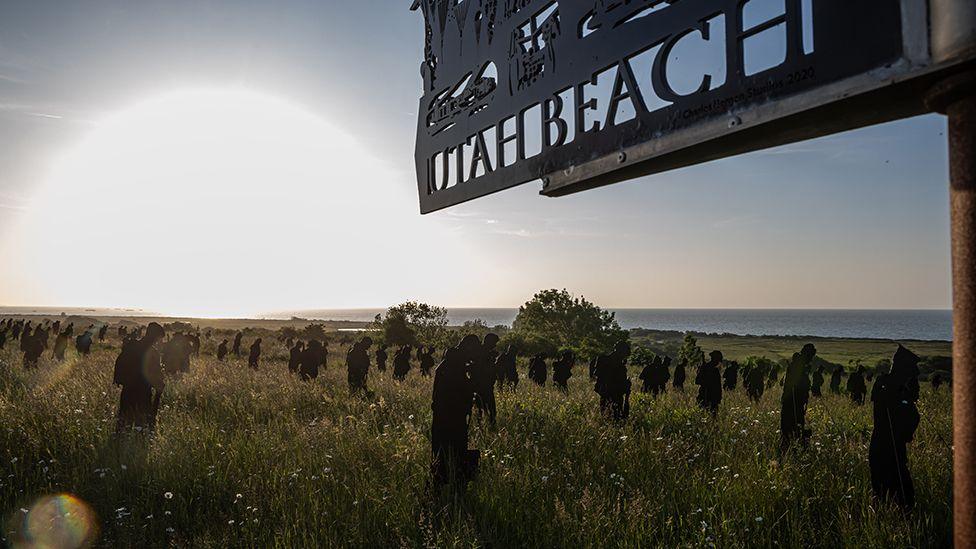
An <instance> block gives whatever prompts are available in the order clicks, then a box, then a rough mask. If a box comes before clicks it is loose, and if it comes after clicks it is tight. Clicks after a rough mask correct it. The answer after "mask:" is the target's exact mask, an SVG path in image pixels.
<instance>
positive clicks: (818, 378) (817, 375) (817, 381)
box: [810, 366, 824, 397]
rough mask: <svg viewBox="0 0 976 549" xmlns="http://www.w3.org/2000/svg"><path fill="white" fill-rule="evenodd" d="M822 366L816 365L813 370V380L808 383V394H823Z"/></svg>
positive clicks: (816, 395)
mask: <svg viewBox="0 0 976 549" xmlns="http://www.w3.org/2000/svg"><path fill="white" fill-rule="evenodd" d="M823 370H824V369H823V366H817V369H816V370H814V371H813V381H812V382H811V383H810V394H812V395H813V396H815V397H818V396H823V394H822V392H821V389H822V388H823V384H824V375H823Z"/></svg>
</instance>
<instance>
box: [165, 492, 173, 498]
mask: <svg viewBox="0 0 976 549" xmlns="http://www.w3.org/2000/svg"><path fill="white" fill-rule="evenodd" d="M163 497H164V498H166V499H173V492H166V493H165V494H163Z"/></svg>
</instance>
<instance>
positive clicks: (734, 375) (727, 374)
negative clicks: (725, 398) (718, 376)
mask: <svg viewBox="0 0 976 549" xmlns="http://www.w3.org/2000/svg"><path fill="white" fill-rule="evenodd" d="M722 379H723V380H724V382H725V390H726V391H734V390H735V388H736V387H738V386H739V363H738V362H736V361H734V360H732V361H730V362H729V365H728V366H727V367H726V368H725V371H724V372H722Z"/></svg>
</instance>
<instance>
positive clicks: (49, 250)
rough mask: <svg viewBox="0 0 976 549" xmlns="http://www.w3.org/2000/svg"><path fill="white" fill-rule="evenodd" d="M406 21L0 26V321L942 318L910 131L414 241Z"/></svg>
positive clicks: (133, 15)
mask: <svg viewBox="0 0 976 549" xmlns="http://www.w3.org/2000/svg"><path fill="white" fill-rule="evenodd" d="M763 1H772V0H763ZM408 7H409V2H408V1H406V0H404V1H403V2H397V1H395V0H356V1H354V2H322V1H321V0H307V1H304V0H301V1H300V0H282V1H278V2H274V3H269V2H260V1H257V0H206V1H203V0H192V1H189V0H167V1H154V0H142V1H140V2H129V1H121V0H118V1H105V0H91V1H87V2H56V3H55V2H35V1H21V0H8V1H5V2H2V3H0V305H7V306H90V307H137V308H143V309H147V310H152V311H156V312H161V313H166V314H194V315H207V316H221V315H226V316H230V315H250V314H259V313H261V312H270V311H279V310H302V309H322V308H350V307H380V306H387V305H390V304H393V303H396V302H400V301H404V300H407V299H419V300H423V301H427V302H431V303H437V304H441V305H445V306H454V307H462V306H469V307H513V306H518V305H519V304H521V303H523V302H524V301H526V300H527V299H529V298H530V297H531V296H532V294H533V293H534V292H536V291H538V290H540V289H544V288H566V289H568V290H569V291H571V292H573V293H574V294H577V295H585V296H586V297H587V298H588V299H590V300H592V301H594V302H596V303H598V304H600V305H602V306H605V307H612V308H624V307H647V308H851V309H860V308H890V309H914V308H939V309H941V308H948V307H949V306H950V303H951V293H950V269H949V265H950V262H949V237H948V225H949V221H948V188H947V183H946V181H947V166H946V157H947V155H946V146H945V137H944V131H945V121H944V119H942V118H941V117H938V116H934V115H932V116H923V117H917V118H913V119H910V120H903V121H899V122H895V123H890V124H885V125H881V126H875V127H872V128H866V129H862V130H857V131H853V132H848V133H844V134H840V135H836V136H832V137H828V138H822V139H817V140H813V141H807V142H803V143H798V144H794V145H789V146H785V147H779V148H775V149H770V150H766V151H760V152H756V153H752V154H748V155H744V156H740V157H736V158H730V159H725V160H720V161H716V162H711V163H707V164H703V165H699V166H693V167H689V168H685V169H681V170H677V171H673V172H670V173H666V174H661V175H655V176H651V177H645V178H641V179H637V180H634V181H631V182H627V183H622V184H617V185H612V186H609V187H604V188H601V189H597V190H592V191H588V192H585V193H580V194H575V195H571V196H568V197H563V198H546V197H542V196H540V195H539V194H538V192H539V189H540V185H539V184H538V183H528V184H525V185H523V186H521V187H518V188H515V189H511V190H508V191H505V192H502V193H498V194H495V195H492V196H489V197H486V198H482V199H479V200H476V201H474V202H470V203H467V204H463V205H460V206H456V207H453V208H450V209H448V210H444V211H441V212H437V213H434V214H430V215H426V216H420V215H419V208H418V203H417V196H416V192H417V191H416V189H417V188H416V183H415V175H414V163H413V154H414V143H415V130H416V126H415V125H416V116H417V115H416V113H417V107H418V102H419V98H420V96H421V93H422V89H421V88H422V86H421V79H420V72H419V66H420V62H421V59H422V56H423V21H422V18H421V16H420V15H419V14H418V13H416V12H410V11H409V10H408Z"/></svg>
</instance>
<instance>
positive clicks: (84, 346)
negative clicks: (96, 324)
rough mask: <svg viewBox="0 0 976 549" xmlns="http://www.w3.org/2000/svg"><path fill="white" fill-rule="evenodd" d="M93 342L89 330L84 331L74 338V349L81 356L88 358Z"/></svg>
mask: <svg viewBox="0 0 976 549" xmlns="http://www.w3.org/2000/svg"><path fill="white" fill-rule="evenodd" d="M92 342H93V337H92V332H91V330H85V332H84V333H83V334H81V335H79V336H78V337H76V338H75V349H76V350H77V351H78V352H79V353H80V354H81V356H88V355H89V353H91V346H92Z"/></svg>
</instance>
